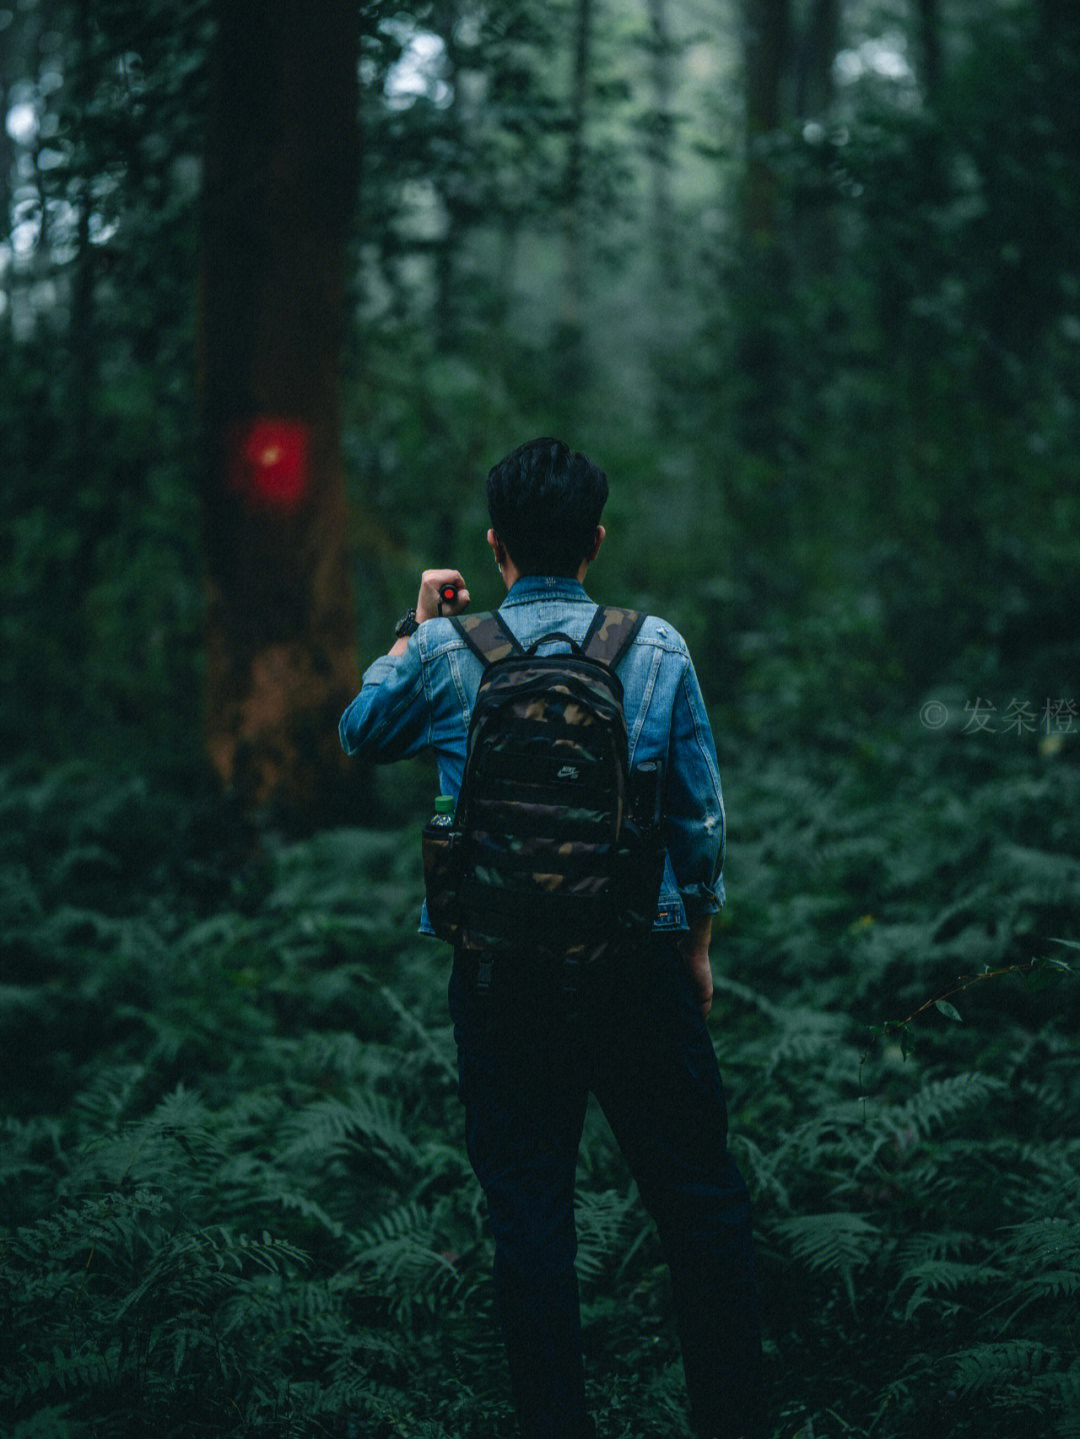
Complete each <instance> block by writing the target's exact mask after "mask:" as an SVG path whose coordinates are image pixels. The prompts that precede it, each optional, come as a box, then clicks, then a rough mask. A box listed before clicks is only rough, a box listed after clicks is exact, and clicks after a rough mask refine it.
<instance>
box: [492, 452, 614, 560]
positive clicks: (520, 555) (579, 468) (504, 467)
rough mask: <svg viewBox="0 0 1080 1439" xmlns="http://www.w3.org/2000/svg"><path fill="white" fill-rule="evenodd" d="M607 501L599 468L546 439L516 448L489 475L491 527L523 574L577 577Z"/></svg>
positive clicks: (606, 485)
mask: <svg viewBox="0 0 1080 1439" xmlns="http://www.w3.org/2000/svg"><path fill="white" fill-rule="evenodd" d="M607 497H608V482H607V475H605V474H604V472H603V470H602V469H600V467H599V465H594V464H593V462H592V461H591V460H588V459H586V458H585V456H584V455H579V454H577V453H576V452H575V451H574V450H571V449H570V447H569V445H565V444H563V442H562V440H552V439H549V438H547V437H546V436H545V437H544V438H542V439H538V440H529V441H528V442H527V443H526V444H524V445H519V446H518V448H517V449H516V450H514V452H513V453H512V454H509V455H507V456H506V458H505V459H503V460H500V461H499V463H498V464H497V465H493V466H492V468H491V470H490V471H489V472H488V477H487V501H488V513H489V514H490V516H491V528H492V529H493V530H494V531H495V533H496V534H497V535H498V537H499V539H500V540H501V541H502V543H503V545H504V546H505V548H506V551H507V553H508V554H509V556H510V558H511V559H512V560H513V562H514V564H515V565H516V566H517V568H518V569H519V570H520V571H521V573H522V574H523V575H576V574H577V572H578V569H579V567H580V565H581V562H582V560H584V559H587V558H588V557H589V555H590V554H591V553H592V547H593V537H594V536H595V534H596V527H597V525H598V524H599V523H600V516H601V514H602V513H603V509H604V502H605V501H606V499H607Z"/></svg>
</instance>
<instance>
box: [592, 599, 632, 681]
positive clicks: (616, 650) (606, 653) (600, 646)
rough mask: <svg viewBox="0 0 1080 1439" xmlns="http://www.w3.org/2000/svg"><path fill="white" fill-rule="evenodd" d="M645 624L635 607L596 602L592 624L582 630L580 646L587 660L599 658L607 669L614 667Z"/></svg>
mask: <svg viewBox="0 0 1080 1439" xmlns="http://www.w3.org/2000/svg"><path fill="white" fill-rule="evenodd" d="M644 623H645V616H644V615H643V614H641V613H640V612H639V611H638V610H621V609H618V608H617V607H616V606H615V605H597V607H596V614H595V615H594V616H593V620H592V624H591V625H590V626H589V628H588V629H587V630H586V632H585V638H584V639H583V640H582V641H581V648H582V649H583V650H584V651H585V654H586V656H587V658H588V659H591V660H599V661H600V663H601V664H604V665H607V667H608V669H611V670H613V669H615V667H616V665H618V663H619V661H620V660H621V659H622V657H623V655H624V654H625V653H626V651H627V650H628V649H629V648H630V646H631V645H632V644H633V642H634V640H635V639H636V638H637V633H638V631H639V630H640V629H641V626H642V625H643V624H644Z"/></svg>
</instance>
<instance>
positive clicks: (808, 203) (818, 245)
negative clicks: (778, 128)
mask: <svg viewBox="0 0 1080 1439" xmlns="http://www.w3.org/2000/svg"><path fill="white" fill-rule="evenodd" d="M839 43H840V0H814V4H813V8H812V10H811V13H810V17H809V21H808V23H807V27H806V30H805V31H804V33H803V35H802V36H801V37H800V41H799V54H798V64H797V71H796V96H795V108H796V113H797V115H798V117H799V119H800V120H801V121H803V122H804V124H808V125H816V126H818V127H819V131H818V134H817V135H816V136H813V135H812V134H809V133H807V132H806V131H805V130H804V138H805V140H806V151H805V155H806V165H805V168H804V172H803V176H802V179H801V180H800V181H799V182H798V185H797V188H796V192H795V202H794V239H795V265H796V273H797V275H798V278H799V280H800V281H801V282H802V283H803V284H815V283H817V282H818V281H821V280H827V279H829V278H831V276H832V275H833V273H834V271H835V268H836V250H837V245H836V224H835V218H836V216H835V206H834V203H833V199H834V196H833V189H832V185H831V183H830V181H829V178H828V173H827V172H828V161H829V156H830V153H831V144H832V141H831V137H830V134H829V130H830V125H831V122H832V119H833V107H834V103H835V99H836V82H835V80H834V78H833V66H834V62H835V60H836V52H837V50H838V48H839Z"/></svg>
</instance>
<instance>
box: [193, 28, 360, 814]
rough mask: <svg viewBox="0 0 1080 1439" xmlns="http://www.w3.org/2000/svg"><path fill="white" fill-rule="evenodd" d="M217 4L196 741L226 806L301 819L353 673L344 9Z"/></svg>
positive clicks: (204, 257)
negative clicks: (233, 803)
mask: <svg viewBox="0 0 1080 1439" xmlns="http://www.w3.org/2000/svg"><path fill="white" fill-rule="evenodd" d="M216 8H217V25H218V33H217V41H216V53H215V56H214V63H213V70H212V77H211V85H212V92H211V106H210V123H209V132H208V138H207V148H206V174H205V193H204V202H203V213H202V233H201V241H202V254H201V266H200V268H201V285H200V291H201V293H200V335H199V351H200V380H201V400H202V421H203V453H202V471H203V473H202V479H203V493H204V516H205V526H206V553H207V570H208V584H209V594H208V633H207V668H206V743H207V747H208V751H209V756H210V759H211V761H212V763H213V765H214V767H215V768H216V770H217V772H218V774H219V775H220V776H221V779H222V781H223V782H224V784H225V785H226V786H227V787H228V788H230V789H231V790H232V791H234V792H235V793H236V794H237V795H238V796H239V798H240V799H241V801H242V802H243V803H244V804H245V806H247V807H262V806H269V807H270V808H271V809H273V810H275V811H277V812H279V813H283V814H284V815H286V816H288V817H289V818H290V819H292V820H293V821H294V822H299V823H300V824H302V825H308V824H311V823H319V822H320V821H323V820H326V819H328V818H331V817H334V816H335V815H340V813H341V812H342V810H341V805H342V800H343V798H344V795H345V783H344V781H345V776H346V773H347V771H345V770H343V767H342V755H341V750H340V747H339V745H338V740H337V720H338V717H339V715H340V713H341V711H342V709H343V708H344V706H345V704H346V703H347V702H348V700H349V699H350V698H351V697H352V695H353V693H354V692H355V689H356V684H357V676H356V660H355V652H354V642H353V600H352V594H351V587H350V582H349V563H348V526H347V515H346V505H345V489H344V475H343V466H342V459H341V449H340V436H339V431H340V393H339V374H338V370H339V357H340V352H341V342H342V336H343V328H344V324H345V318H346V317H345V310H344V290H345V286H344V277H345V262H346V242H347V236H348V232H349V227H350V224H351V221H352V217H353V209H354V205H355V196H356V185H357V172H358V161H359V132H358V120H357V105H358V94H357V50H358V11H357V8H356V6H355V5H354V4H350V3H349V0H324V3H322V4H320V5H318V6H311V5H309V4H308V3H307V0H259V3H255V0H219V3H218V5H217V7H216ZM267 424H269V429H267V428H266V427H265V426H266V425H267ZM260 425H261V426H263V428H261V429H260ZM275 425H280V426H281V427H283V428H281V429H280V431H279V430H278V429H275V428H274V426H275ZM279 432H280V433H282V434H284V435H285V436H286V444H287V447H288V448H289V449H290V454H289V455H287V456H286V457H285V459H286V464H287V470H288V472H287V473H285V472H282V473H281V474H279V473H277V471H275V469H274V466H275V464H276V463H277V462H278V461H279V460H280V459H281V455H280V453H279V452H280V450H281V448H282V446H281V443H279V441H278V440H277V439H275V435H277V434H278V433H279ZM260 436H264V437H265V436H269V438H268V439H266V440H265V443H264V440H263V439H260V438H259V437H260ZM253 437H254V438H253ZM260 445H263V449H262V450H261V451H260V449H259V446H260ZM260 465H265V466H266V469H265V473H264V474H263V476H262V480H266V481H268V482H267V483H265V484H262V483H261V481H260V473H259V467H260ZM282 474H284V479H282Z"/></svg>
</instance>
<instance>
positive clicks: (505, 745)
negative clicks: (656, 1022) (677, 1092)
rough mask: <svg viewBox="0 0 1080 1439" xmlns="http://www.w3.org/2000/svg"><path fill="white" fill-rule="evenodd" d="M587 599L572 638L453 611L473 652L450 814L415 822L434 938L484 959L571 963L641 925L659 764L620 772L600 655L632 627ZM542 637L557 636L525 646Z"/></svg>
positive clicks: (650, 911) (606, 949) (615, 687)
mask: <svg viewBox="0 0 1080 1439" xmlns="http://www.w3.org/2000/svg"><path fill="white" fill-rule="evenodd" d="M643 620H644V616H642V615H639V614H637V613H636V612H635V611H633V610H622V609H615V608H612V607H609V606H600V607H599V608H598V609H597V612H596V615H595V617H594V619H593V622H592V624H591V625H590V627H589V630H588V632H587V633H586V635H585V637H584V639H583V640H582V641H581V643H580V644H578V643H576V642H575V641H573V640H571V639H570V637H569V636H568V635H565V634H563V633H561V632H555V633H553V634H548V635H545V636H544V637H543V638H542V639H540V640H537V641H536V643H535V644H532V645H530V646H529V648H528V649H527V650H523V649H522V647H521V646H520V645H519V643H518V641H517V639H516V638H515V637H514V635H513V634H512V632H511V631H510V629H509V627H508V626H507V624H506V622H505V620H504V619H503V618H502V616H501V615H499V614H498V613H494V614H478V615H468V616H462V617H460V618H455V619H454V621H453V624H454V626H455V627H456V629H457V631H458V633H459V634H460V635H461V637H462V639H463V640H464V641H465V643H466V644H467V645H468V646H469V648H470V649H471V650H472V651H473V653H474V654H476V655H477V656H478V657H479V659H480V660H481V661H482V662H483V664H484V675H483V678H482V680H481V682H480V687H479V690H478V692H477V696H476V704H475V707H474V709H473V715H472V722H471V724H470V727H469V736H468V746H467V750H466V759H465V774H464V779H463V781H462V786H461V793H460V795H459V797H458V804H457V813H456V816H455V819H454V823H453V826H452V827H450V828H448V829H442V830H436V829H434V828H433V827H429V829H428V830H427V831H425V835H424V877H425V883H426V887H427V902H428V914H429V917H430V919H431V921H432V925H433V927H434V929H435V932H436V933H437V934H439V935H441V936H442V937H443V938H444V939H449V940H451V941H453V942H454V943H456V944H458V945H461V946H464V947H465V948H466V949H469V950H473V951H476V952H478V954H479V958H480V987H481V988H482V989H483V988H485V987H486V985H487V984H488V983H489V982H490V976H491V968H492V963H493V962H494V963H498V962H499V960H500V957H504V958H506V959H508V960H512V961H513V962H518V961H520V960H522V959H527V960H529V961H530V962H536V961H540V962H548V963H551V964H557V965H558V966H560V967H561V970H562V987H563V988H564V989H565V990H568V991H572V990H574V989H575V988H576V985H577V982H578V977H579V973H580V969H581V967H582V966H585V965H589V964H592V963H594V962H596V961H597V960H599V959H602V958H603V957H605V956H606V955H609V954H613V953H617V952H618V951H619V949H620V948H621V947H622V946H624V945H625V944H626V943H627V942H628V941H629V940H632V939H633V938H635V937H638V936H640V935H641V934H643V933H645V932H647V931H648V930H649V929H650V928H651V927H652V923H653V919H654V917H655V913H656V900H657V894H658V892H659V888H660V879H661V874H662V872H663V863H664V846H663V840H662V837H661V832H660V802H661V771H660V766H659V764H658V763H657V762H655V761H650V762H648V763H646V764H643V765H641V766H640V767H639V768H638V769H637V770H635V771H634V772H633V773H631V770H630V764H629V754H628V745H627V734H626V720H625V716H624V714H623V703H622V701H623V691H622V684H621V683H620V681H619V679H618V677H617V675H616V674H615V668H616V666H617V665H618V663H619V661H620V660H621V658H622V657H623V655H624V654H625V653H626V651H627V649H628V648H629V647H630V644H631V643H632V641H633V639H634V637H635V635H636V634H637V632H638V630H639V629H640V628H641V625H642V623H643ZM553 640H561V641H564V642H565V643H566V644H568V645H569V647H570V648H569V651H568V652H567V651H566V650H562V651H560V652H558V653H548V654H544V655H540V654H538V653H537V651H538V650H539V649H540V648H541V647H542V646H544V645H547V644H549V643H550V642H551V641H553Z"/></svg>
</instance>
